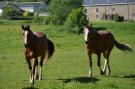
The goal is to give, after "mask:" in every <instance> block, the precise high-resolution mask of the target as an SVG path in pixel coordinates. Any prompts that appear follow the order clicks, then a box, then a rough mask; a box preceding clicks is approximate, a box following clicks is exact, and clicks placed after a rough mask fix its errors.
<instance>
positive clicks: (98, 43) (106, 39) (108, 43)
mask: <svg viewBox="0 0 135 89" xmlns="http://www.w3.org/2000/svg"><path fill="white" fill-rule="evenodd" d="M83 33H84V42H85V47H86V50H87V54H88V57H89V68H90V69H89V73H88V77H91V78H92V56H91V55H92V54H96V55H97V59H98V60H97V65H98V67H99V70H100V74H101V75H110V72H111V68H110V63H109V56H110V53H111V51H112V49H113V47H114V46H116V47H117V48H118V49H120V50H122V51H133V50H132V48H131V47H129V45H126V44H121V43H119V42H118V41H116V40H115V38H114V36H113V34H112V33H111V32H109V31H105V30H103V31H101V30H100V31H95V30H93V28H92V24H91V25H90V26H88V25H84V26H83ZM101 54H103V56H104V58H105V63H104V67H103V69H102V68H101V63H100V59H101Z"/></svg>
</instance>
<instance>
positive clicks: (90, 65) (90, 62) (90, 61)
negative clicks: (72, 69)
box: [88, 53, 92, 78]
mask: <svg viewBox="0 0 135 89" xmlns="http://www.w3.org/2000/svg"><path fill="white" fill-rule="evenodd" d="M88 56H89V67H90V69H89V75H88V77H91V78H92V58H91V54H89V53H88Z"/></svg>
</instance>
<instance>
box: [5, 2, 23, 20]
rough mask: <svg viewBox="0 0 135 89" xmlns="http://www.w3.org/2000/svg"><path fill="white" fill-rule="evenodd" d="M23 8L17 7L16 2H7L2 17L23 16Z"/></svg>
mask: <svg viewBox="0 0 135 89" xmlns="http://www.w3.org/2000/svg"><path fill="white" fill-rule="evenodd" d="M22 13H23V10H21V9H20V8H19V7H17V6H16V5H15V4H11V3H9V4H7V5H6V6H4V7H3V11H2V17H4V18H9V19H12V18H13V17H15V16H22Z"/></svg>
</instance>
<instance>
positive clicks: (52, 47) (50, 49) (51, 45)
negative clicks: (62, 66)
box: [47, 39, 55, 59]
mask: <svg viewBox="0 0 135 89" xmlns="http://www.w3.org/2000/svg"><path fill="white" fill-rule="evenodd" d="M47 45H48V59H49V58H51V56H52V55H53V53H54V50H55V49H54V44H53V42H52V41H51V40H49V39H47Z"/></svg>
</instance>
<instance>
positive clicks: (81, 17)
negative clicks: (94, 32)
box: [65, 8, 88, 28]
mask: <svg viewBox="0 0 135 89" xmlns="http://www.w3.org/2000/svg"><path fill="white" fill-rule="evenodd" d="M87 23H88V19H87V16H86V14H85V13H84V12H83V9H82V8H77V9H74V10H72V12H71V13H70V14H69V15H68V18H67V19H66V22H65V25H66V26H69V27H76V26H78V27H79V28H81V27H82V25H83V24H87Z"/></svg>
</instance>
